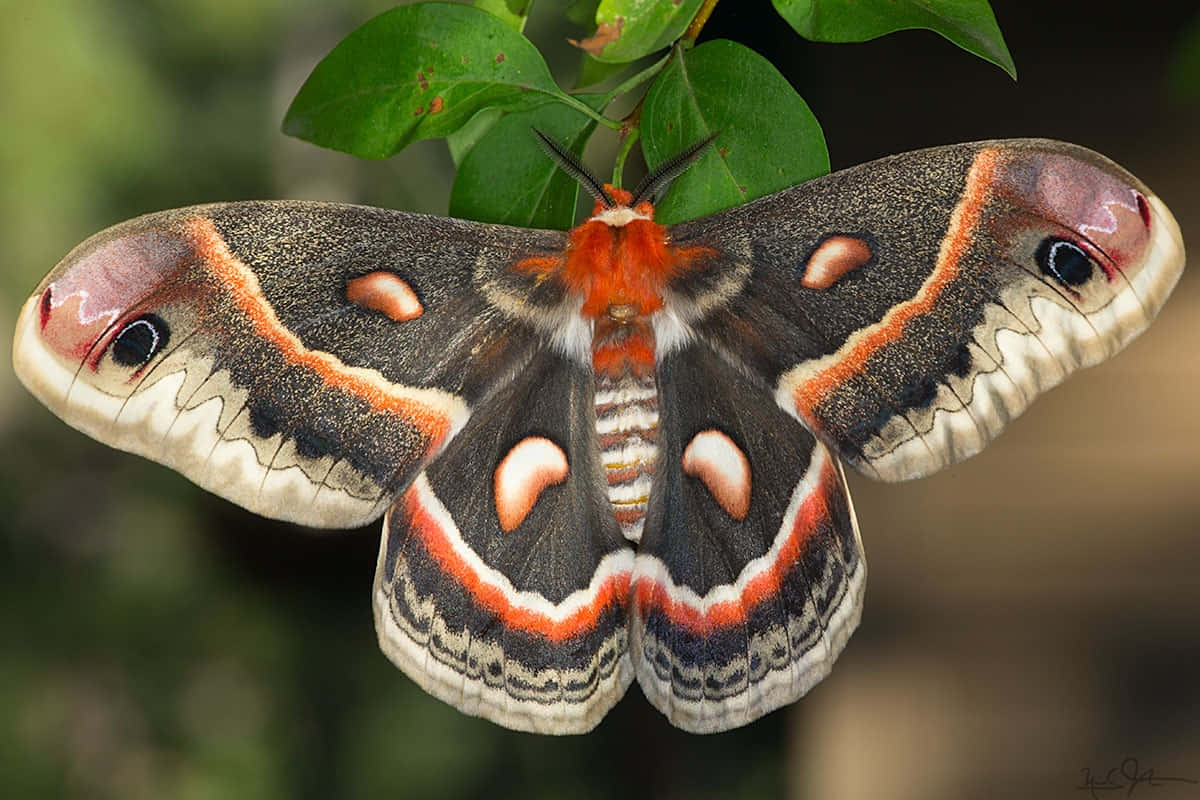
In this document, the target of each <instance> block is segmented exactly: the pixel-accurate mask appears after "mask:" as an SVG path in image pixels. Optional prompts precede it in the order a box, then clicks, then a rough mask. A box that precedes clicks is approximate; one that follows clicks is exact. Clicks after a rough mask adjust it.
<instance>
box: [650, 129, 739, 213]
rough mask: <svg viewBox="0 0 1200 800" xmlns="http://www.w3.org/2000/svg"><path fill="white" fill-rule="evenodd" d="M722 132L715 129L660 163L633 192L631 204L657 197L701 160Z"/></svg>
mask: <svg viewBox="0 0 1200 800" xmlns="http://www.w3.org/2000/svg"><path fill="white" fill-rule="evenodd" d="M720 133H721V132H720V131H714V132H713V133H711V134H709V135H708V137H707V138H705V139H704V140H703V141H700V142H697V143H696V144H694V145H692V146H691V147H689V148H688V149H687V150H684V151H683V152H682V153H680V154H678V155H676V156H672V157H671V158H669V159H667V160H666V161H664V162H663V163H662V164H660V165H659V166H658V168H657V169H656V170H654V171H653V172H651V173H650V174H649V175H647V176H646V177H645V178H644V179H643V180H642V182H641V183H639V184H638V187H637V191H635V192H634V193H633V202H632V203H631V204H630V205H635V206H636V205H637V204H638V203H640V202H641V201H643V200H650V199H651V198H654V199H657V196H658V193H659V192H660V191H662V190H664V189H666V188H667V186H668V185H669V184H670V183H671V181H673V180H675V179H676V178H678V177H679V176H680V175H682V174H683V173H684V172H686V171H687V170H688V168H689V167H691V166H692V165H693V164H695V163H696V162H697V161H699V160H700V155H701V154H702V153H703V152H704V149H705V148H706V147H708V146H709V145H710V144H712V143H713V140H714V139H716V138H717V136H719V135H720Z"/></svg>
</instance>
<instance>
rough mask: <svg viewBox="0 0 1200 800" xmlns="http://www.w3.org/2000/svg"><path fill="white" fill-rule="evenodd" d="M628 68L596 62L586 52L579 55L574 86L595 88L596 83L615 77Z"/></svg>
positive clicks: (622, 65)
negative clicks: (577, 74) (577, 71)
mask: <svg viewBox="0 0 1200 800" xmlns="http://www.w3.org/2000/svg"><path fill="white" fill-rule="evenodd" d="M628 68H629V65H628V64H622V63H611V64H610V63H608V62H606V61H598V60H597V59H595V58H593V57H592V56H591V55H589V54H588V53H586V52H584V53H580V61H579V77H578V78H577V79H576V80H575V85H576V86H595V85H596V84H597V83H602V82H603V81H606V80H608V79H609V78H611V77H613V76H615V75H619V74H620V73H622V72H624V71H625V70H627V69H628Z"/></svg>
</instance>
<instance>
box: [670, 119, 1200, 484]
mask: <svg viewBox="0 0 1200 800" xmlns="http://www.w3.org/2000/svg"><path fill="white" fill-rule="evenodd" d="M672 236H673V239H674V241H675V243H676V244H677V245H678V246H680V247H684V248H689V247H695V248H703V251H707V252H708V253H709V257H708V260H707V262H705V261H703V260H697V261H696V265H697V266H696V268H695V269H692V270H690V271H688V272H685V273H684V274H682V275H681V276H680V277H679V278H678V279H677V280H676V281H675V282H674V283H673V284H672V286H671V288H670V296H669V297H668V302H667V308H668V311H669V314H668V315H666V316H663V317H662V318H661V320H660V322H659V323H658V326H657V327H658V329H659V341H660V351H661V350H664V349H666V350H669V349H670V348H671V347H672V346H680V345H681V344H682V343H685V342H687V341H689V340H690V339H692V338H696V337H699V338H703V339H707V340H709V341H712V342H714V343H715V344H716V345H717V346H718V347H719V349H720V350H721V352H722V353H723V355H724V356H725V357H726V358H727V359H729V360H730V361H731V362H733V363H736V364H738V365H739V368H741V369H744V370H747V371H748V372H750V373H751V374H753V375H754V376H755V377H756V378H757V379H758V380H760V381H761V382H762V383H763V385H765V386H766V387H769V389H770V391H773V392H774V393H775V395H776V399H777V401H778V402H779V404H780V406H781V407H783V408H784V409H786V410H787V411H788V412H789V413H791V414H794V415H795V416H796V417H798V418H799V419H801V420H803V421H804V422H805V424H806V425H808V426H809V428H810V429H811V430H812V431H813V432H815V433H816V434H817V436H819V437H820V438H821V439H822V440H823V441H825V442H826V443H828V444H830V445H832V446H833V447H835V448H836V449H837V450H838V452H839V453H840V454H841V455H842V456H843V457H844V458H846V459H847V460H848V461H849V462H850V463H852V464H853V465H854V466H856V467H857V468H858V469H860V470H862V471H863V472H865V473H866V474H868V475H871V476H873V477H877V478H882V479H884V480H903V479H907V478H913V477H918V476H921V475H926V474H928V473H931V472H934V471H935V470H937V469H940V468H942V467H944V466H946V465H948V464H951V463H954V462H956V461H959V460H961V459H964V458H966V457H968V456H970V455H973V454H974V453H976V452H977V451H978V450H979V449H981V448H982V447H983V446H984V444H986V443H987V442H988V441H990V440H991V439H992V438H993V437H995V436H996V435H997V434H998V433H999V432H1000V430H1001V429H1002V428H1003V427H1004V426H1005V425H1006V424H1007V423H1008V422H1009V421H1010V420H1011V419H1013V418H1014V417H1016V416H1017V415H1018V414H1020V413H1021V412H1022V411H1023V410H1024V409H1025V408H1026V407H1027V406H1028V405H1029V403H1030V402H1031V401H1032V400H1033V398H1034V397H1035V396H1036V395H1037V394H1039V393H1040V392H1042V391H1045V390H1046V389H1049V388H1050V387H1052V386H1054V385H1056V384H1057V383H1058V382H1060V381H1061V380H1062V379H1063V378H1064V377H1066V375H1068V374H1069V373H1071V372H1072V371H1074V370H1076V369H1079V368H1081V367H1085V366H1089V365H1092V364H1095V363H1097V362H1099V361H1101V360H1103V359H1105V358H1107V357H1109V356H1111V355H1113V354H1114V353H1116V352H1117V351H1118V350H1120V349H1121V348H1122V347H1124V346H1125V345H1126V344H1128V343H1129V342H1130V341H1131V340H1132V339H1133V338H1134V337H1135V336H1137V335H1138V334H1139V333H1140V332H1141V331H1142V330H1144V329H1145V327H1146V326H1147V325H1148V324H1149V323H1150V321H1151V319H1153V317H1154V315H1155V314H1156V313H1157V312H1158V310H1159V308H1160V307H1161V306H1162V304H1163V302H1164V301H1165V300H1166V297H1167V295H1168V294H1169V293H1170V291H1171V289H1172V288H1173V287H1174V285H1175V283H1176V281H1177V280H1178V278H1179V275H1180V273H1181V271H1182V269H1183V261H1184V252H1183V243H1182V240H1181V239H1180V235H1179V229H1178V226H1177V225H1176V223H1175V220H1174V219H1173V218H1172V216H1171V214H1170V212H1169V211H1168V210H1167V208H1166V207H1165V206H1164V205H1163V204H1162V202H1161V201H1160V200H1159V199H1158V198H1157V197H1156V196H1155V195H1154V194H1153V193H1152V192H1151V191H1150V190H1149V189H1147V188H1146V187H1145V186H1144V185H1142V184H1141V183H1140V182H1139V181H1138V180H1137V179H1136V178H1134V177H1133V176H1132V175H1130V174H1129V173H1127V172H1125V171H1124V170H1123V169H1121V168H1120V167H1118V166H1117V165H1115V164H1113V163H1112V162H1111V161H1108V160H1107V159H1105V158H1104V157H1102V156H1100V155H1097V154H1095V153H1093V152H1091V151H1089V150H1086V149H1084V148H1081V147H1077V146H1074V145H1068V144H1063V143H1060V142H1052V141H1046V140H1013V141H997V142H981V143H976V144H964V145H953V146H950V147H941V148H935V149H931V150H923V151H918V152H914V153H908V154H904V155H899V156H894V157H891V158H886V159H883V160H880V161H876V162H873V163H870V164H864V165H862V166H859V167H855V168H853V169H849V170H845V171H843V172H838V173H835V174H832V175H829V176H826V177H824V178H821V179H818V180H814V181H811V182H809V183H805V184H802V185H800V186H797V187H794V188H792V189H788V190H785V191H783V192H780V193H779V194H776V195H772V196H770V197H767V198H763V199H761V200H758V201H756V202H753V203H749V204H747V205H745V206H741V207H739V208H736V209H732V210H730V211H727V212H723V213H721V214H717V215H714V216H712V217H708V218H705V219H702V220H697V221H695V222H691V223H685V224H682V225H678V226H675V227H674V228H673V229H672ZM664 343H665V344H666V347H665V348H664V346H663V344H664Z"/></svg>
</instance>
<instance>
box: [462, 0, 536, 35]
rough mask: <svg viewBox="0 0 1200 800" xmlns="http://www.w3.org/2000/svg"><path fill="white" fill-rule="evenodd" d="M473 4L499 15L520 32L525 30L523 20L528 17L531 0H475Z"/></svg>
mask: <svg viewBox="0 0 1200 800" xmlns="http://www.w3.org/2000/svg"><path fill="white" fill-rule="evenodd" d="M473 5H474V6H475V7H476V8H482V9H483V10H484V11H486V12H488V13H489V14H491V15H492V16H494V17H499V18H500V19H502V20H504V23H505V24H506V25H508V27H510V28H512V29H513V30H514V31H516V32H517V33H520V32H521V31H523V30H525V20H527V19H529V8H530V7H531V6H532V5H533V0H475V2H474V4H473Z"/></svg>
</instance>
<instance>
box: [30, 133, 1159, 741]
mask: <svg viewBox="0 0 1200 800" xmlns="http://www.w3.org/2000/svg"><path fill="white" fill-rule="evenodd" d="M612 195H613V196H611V197H608V198H606V200H605V202H602V203H599V204H598V206H597V209H596V211H595V212H594V214H593V216H592V217H591V218H590V219H589V220H588V221H586V222H585V223H583V224H582V225H580V226H579V227H577V228H575V229H573V230H572V231H570V232H568V233H562V232H556V231H532V230H523V229H516V228H507V227H502V226H495V225H484V224H480V223H473V222H465V221H461V220H451V219H442V218H437V217H426V216H420V215H414V214H406V213H403V212H395V211H384V210H380V209H369V208H362V207H354V206H339V205H332V204H314V203H231V204H218V205H212V206H199V207H195V208H190V209H180V210H177V211H170V212H163V213H161V214H155V215H150V216H147V217H143V218H140V219H138V220H133V221H131V222H128V223H125V224H123V225H121V226H117V227H116V228H113V229H111V230H109V231H106V232H104V233H102V234H99V235H98V236H96V237H94V238H93V239H91V240H89V241H88V242H86V243H84V244H83V245H81V246H80V247H79V248H77V249H76V250H75V251H73V252H72V253H71V254H70V255H69V256H68V257H67V258H66V259H65V260H64V261H63V262H62V263H61V264H60V265H59V267H58V268H56V270H55V271H54V272H52V273H51V274H50V275H49V276H48V277H47V279H46V280H45V281H44V282H43V284H42V286H40V287H39V289H38V291H37V292H36V293H35V294H34V295H33V296H32V297H31V298H30V299H29V301H28V302H27V303H26V306H25V308H24V310H23V312H22V314H21V317H20V320H19V323H18V329H17V336H16V340H15V344H14V359H15V364H16V367H17V372H18V374H19V375H20V377H21V378H22V380H23V381H24V382H25V383H26V385H27V386H29V388H30V389H31V390H32V391H33V392H34V393H35V394H36V395H38V397H39V398H41V399H42V400H43V401H44V402H45V403H46V404H47V405H49V406H50V407H51V408H52V409H53V410H55V411H56V412H57V413H59V414H60V415H62V416H63V417H64V418H65V419H67V420H68V421H69V422H71V424H73V425H75V426H76V427H78V428H80V429H81V430H84V431H85V432H87V433H90V434H92V435H93V436H95V437H97V438H99V439H101V440H103V441H106V442H109V443H111V444H114V445H116V446H118V447H122V448H124V449H127V450H130V451H133V452H137V453H141V454H144V455H147V456H149V457H151V458H155V459H157V460H159V461H161V462H163V463H166V464H168V465H170V466H172V467H175V468H176V469H179V470H180V471H181V472H183V473H184V474H186V475H188V476H189V477H190V478H192V479H193V480H195V481H197V482H198V483H200V484H201V485H203V486H205V487H207V488H209V489H211V490H213V491H216V492H218V493H220V494H222V495H223V496H225V497H227V498H229V499H231V500H233V501H234V502H237V503H240V504H241V505H243V506H245V507H247V508H249V509H251V510H254V511H257V512H259V513H263V514H266V515H269V516H272V517H277V518H282V519H290V520H294V521H297V522H301V523H305V524H309V525H322V526H327V527H339V526H351V525H357V524H361V523H363V522H365V521H367V520H370V519H373V518H375V517H377V516H378V515H379V514H381V513H383V512H385V511H386V517H385V522H384V538H383V542H382V544H381V549H380V556H379V564H378V571H377V575H376V582H375V590H374V603H375V614H376V625H377V629H378V632H379V637H380V643H381V646H382V647H383V649H384V651H385V652H386V653H387V655H388V656H389V657H390V658H391V659H392V660H393V661H395V662H396V663H397V664H398V665H399V666H400V667H401V668H402V669H404V670H405V671H406V672H407V673H408V674H409V675H410V676H412V677H413V679H414V680H416V681H417V682H419V683H420V684H421V685H422V686H423V687H425V688H426V689H428V690H429V691H430V692H432V693H434V694H436V695H437V696H439V697H441V698H443V699H445V700H447V701H448V702H450V703H453V704H454V705H456V706H458V707H459V708H461V709H463V710H464V711H467V712H468V713H472V714H479V715H482V716H485V717H487V718H489V719H492V720H495V721H497V722H500V723H502V724H504V725H507V726H510V727H514V728H520V729H524V730H536V731H543V732H551V733H568V732H579V731H583V730H587V729H589V728H590V727H592V726H593V725H595V724H596V723H597V722H598V721H599V720H600V719H601V718H602V717H603V715H604V714H605V713H606V711H607V710H608V709H609V708H610V707H611V706H612V705H613V703H615V702H616V701H617V700H618V699H619V698H620V697H621V695H622V694H623V693H624V691H625V689H626V688H627V687H628V685H629V684H630V682H631V681H632V680H634V678H635V677H636V679H637V680H638V681H639V683H640V684H641V686H642V688H643V691H645V693H646V695H647V697H648V698H649V699H650V700H651V702H653V703H654V704H655V705H656V706H657V707H658V708H660V709H661V710H663V711H664V713H666V714H667V715H668V716H669V718H670V719H671V721H672V722H673V723H674V724H676V725H679V726H681V727H684V728H687V729H689V730H694V731H715V730H724V729H727V728H730V727H735V726H737V725H742V724H745V723H747V722H749V721H751V720H753V719H756V718H757V717H759V716H761V715H762V714H765V713H767V712H769V711H771V710H772V709H774V708H777V707H779V706H781V705H783V704H786V703H789V702H792V701H793V700H795V699H796V698H797V697H799V696H800V695H802V694H804V693H805V692H806V691H807V690H808V689H809V688H811V687H812V686H813V685H814V684H815V683H816V682H817V681H819V680H820V679H821V678H822V677H823V676H824V675H825V674H826V673H827V672H828V671H829V669H830V667H831V665H832V662H833V659H834V658H835V657H836V656H837V654H838V653H839V652H840V651H841V649H842V647H843V646H844V644H845V642H846V640H847V639H848V637H849V636H850V633H851V632H852V631H853V629H854V627H855V625H856V624H857V622H858V618H859V614H860V612H861V606H862V597H863V587H864V582H865V575H866V567H865V561H864V558H863V552H862V543H861V541H860V539H859V536H858V530H857V527H856V523H855V521H854V515H853V509H852V507H851V505H850V499H849V495H848V492H847V490H846V486H845V481H844V477H843V475H842V470H841V466H840V463H839V456H840V458H841V459H843V460H845V461H847V462H848V463H850V464H851V465H853V466H854V467H856V468H858V469H859V470H861V471H863V472H864V473H866V474H868V475H870V476H872V477H876V478H882V479H886V480H903V479H907V478H912V477H918V476H920V475H924V474H928V473H930V472H933V471H936V470H938V469H940V468H942V467H944V466H947V465H948V464H951V463H954V462H956V461H959V460H961V459H963V458H966V457H968V456H970V455H972V454H973V453H975V452H977V451H978V450H979V449H980V448H982V447H983V446H984V444H986V442H987V441H989V440H990V439H991V438H993V437H994V436H996V435H997V434H998V433H999V432H1000V430H1001V429H1002V428H1003V427H1004V426H1005V425H1006V424H1007V423H1008V422H1009V421H1010V420H1012V419H1013V418H1014V417H1016V416H1017V415H1018V414H1020V413H1021V412H1022V411H1023V410H1024V409H1025V408H1026V407H1027V406H1028V405H1029V403H1030V402H1031V401H1032V399H1033V398H1034V397H1035V396H1036V395H1037V394H1038V393H1039V392H1041V391H1044V390H1046V389H1048V388H1050V387H1051V386H1053V385H1055V384H1057V383H1058V382H1059V381H1061V380H1062V379H1063V378H1064V377H1065V376H1066V375H1067V374H1069V373H1070V372H1072V371H1074V370H1076V369H1079V368H1081V367H1085V366H1089V365H1092V364H1095V363H1097V362H1099V361H1101V360H1103V359H1104V358H1106V357H1108V356H1110V355H1112V354H1114V353H1116V352H1117V351H1118V350H1120V349H1121V348H1122V347H1124V346H1125V345H1126V344H1127V343H1128V342H1129V341H1130V340H1132V339H1133V337H1135V336H1136V335H1138V333H1140V332H1141V331H1142V330H1143V329H1144V328H1145V327H1146V325H1148V324H1149V322H1150V320H1151V319H1152V318H1153V316H1154V315H1155V314H1156V313H1157V311H1158V309H1159V308H1160V307H1161V306H1162V304H1163V302H1164V301H1165V300H1166V297H1167V295H1168V294H1169V292H1170V291H1171V288H1172V287H1173V286H1174V284H1175V282H1176V280H1177V279H1178V277H1179V275H1180V272H1181V270H1182V268H1183V245H1182V242H1181V241H1180V239H1179V232H1178V227H1177V226H1176V224H1175V222H1174V220H1173V219H1172V217H1171V215H1170V212H1169V211H1167V209H1166V207H1165V206H1164V205H1163V204H1162V203H1161V202H1160V201H1159V200H1158V199H1157V198H1156V197H1155V196H1154V195H1153V194H1152V193H1151V192H1150V191H1149V190H1148V189H1147V188H1146V187H1145V186H1143V185H1142V184H1140V183H1139V182H1138V181H1137V180H1136V178H1133V177H1132V176H1131V175H1129V174H1128V173H1126V172H1124V171H1123V170H1121V169H1120V168H1119V167H1117V166H1116V165H1114V164H1112V163H1111V162H1109V161H1107V160H1106V159H1104V158H1103V157H1101V156H1098V155H1096V154H1094V153H1091V152H1090V151H1086V150H1083V149H1082V148H1078V147H1074V146H1071V145H1066V144H1062V143H1057V142H1047V141H1041V140H1014V141H1009V142H982V143H976V144H967V145H954V146H951V147H946V148H938V149H934V150H927V151H920V152H917V153H910V154H905V155H901V156H896V157H893V158H890V159H884V160H882V161H879V162H875V163H873V164H868V165H864V166H862V167H857V168H854V169H851V170H846V171H844V172H840V173H836V174H833V175H829V176H826V177H824V178H821V179H818V180H816V181H812V182H810V183H807V184H803V185H801V186H797V187H792V188H790V189H786V190H784V191H782V192H779V193H777V194H775V195H771V196H769V197H765V198H761V199H759V200H756V201H754V202H752V203H749V204H747V205H744V206H741V207H738V208H734V209H730V210H728V211H724V212H720V213H718V214H715V215H713V216H711V217H707V218H705V219H701V220H695V221H692V222H686V223H682V224H679V225H674V226H662V225H659V224H658V223H657V222H655V221H654V219H653V209H652V208H651V207H650V206H649V205H648V204H639V203H637V202H631V200H630V198H628V197H627V196H624V195H620V194H619V193H616V192H612Z"/></svg>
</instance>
